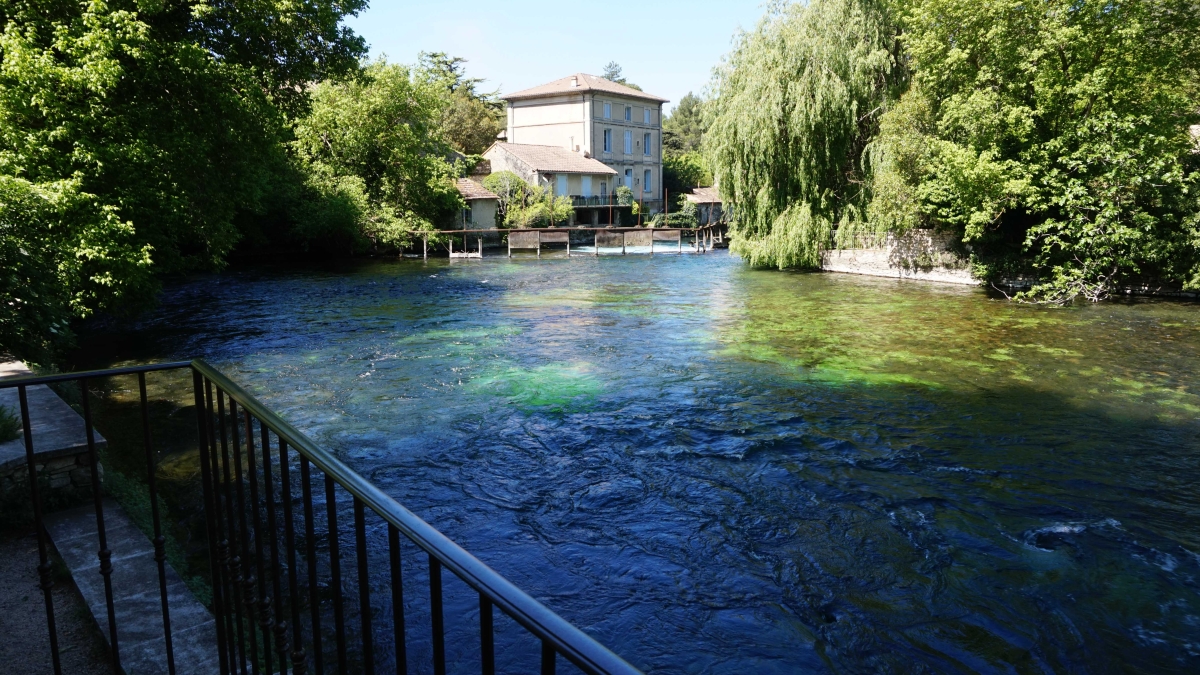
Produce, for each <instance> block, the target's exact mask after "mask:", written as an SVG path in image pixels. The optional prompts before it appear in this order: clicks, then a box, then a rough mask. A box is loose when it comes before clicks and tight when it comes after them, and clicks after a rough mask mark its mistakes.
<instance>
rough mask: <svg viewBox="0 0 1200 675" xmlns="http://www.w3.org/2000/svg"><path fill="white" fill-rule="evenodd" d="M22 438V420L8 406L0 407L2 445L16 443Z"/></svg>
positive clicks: (0, 438)
mask: <svg viewBox="0 0 1200 675" xmlns="http://www.w3.org/2000/svg"><path fill="white" fill-rule="evenodd" d="M20 437H21V418H20V417H17V416H16V415H14V414H13V412H12V411H11V410H9V409H8V407H7V406H3V405H0V443H7V442H9V441H15V440H17V439H18V438H20Z"/></svg>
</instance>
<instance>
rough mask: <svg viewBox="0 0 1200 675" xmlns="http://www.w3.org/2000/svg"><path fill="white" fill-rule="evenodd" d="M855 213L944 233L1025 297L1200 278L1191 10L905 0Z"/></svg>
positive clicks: (1172, 3) (1198, 46) (1176, 4)
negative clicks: (1019, 286)
mask: <svg viewBox="0 0 1200 675" xmlns="http://www.w3.org/2000/svg"><path fill="white" fill-rule="evenodd" d="M903 18H904V25H905V36H904V46H905V48H906V50H907V52H908V54H909V55H910V58H911V63H912V66H913V68H914V71H915V74H914V81H913V86H912V88H911V89H910V90H909V91H907V92H906V93H905V94H904V97H903V99H902V101H901V103H900V105H898V106H896V107H895V109H893V110H891V111H890V112H888V113H887V115H885V117H884V119H883V122H882V129H881V135H880V137H879V139H878V141H877V142H876V143H875V144H874V147H873V152H872V155H873V156H875V157H876V158H877V161H876V165H877V167H878V169H879V170H878V172H877V174H876V176H875V179H874V181H875V195H876V196H875V199H874V201H873V202H872V205H871V209H870V211H871V218H872V221H873V223H874V224H875V226H876V227H878V228H883V229H888V230H892V231H896V230H902V229H905V228H908V227H937V228H943V229H948V230H950V231H952V232H954V233H956V234H957V235H958V236H960V237H961V238H962V240H963V241H964V242H966V243H967V244H969V245H970V246H971V247H972V249H973V251H974V257H975V260H976V262H977V263H978V265H977V270H978V272H979V273H980V274H982V275H983V276H984V277H985V278H995V277H998V276H1002V275H1004V274H1006V273H1010V272H1032V273H1033V274H1035V275H1037V277H1038V279H1039V280H1040V284H1039V285H1038V287H1037V288H1035V289H1034V291H1033V292H1032V293H1030V294H1027V295H1026V296H1025V297H1027V298H1035V299H1041V300H1050V301H1057V302H1063V301H1067V300H1070V299H1072V298H1074V297H1078V296H1084V297H1087V298H1091V299H1094V300H1095V299H1100V298H1103V297H1105V296H1107V295H1108V294H1109V293H1111V292H1112V291H1113V290H1114V289H1116V288H1118V287H1120V286H1121V285H1123V284H1127V283H1131V282H1135V281H1137V280H1139V279H1156V280H1159V281H1162V280H1166V281H1173V282H1175V283H1178V284H1181V285H1184V286H1187V287H1190V288H1198V287H1200V202H1198V201H1197V198H1198V195H1200V193H1198V192H1197V188H1198V187H1200V186H1198V185H1197V176H1198V174H1197V169H1198V168H1200V166H1198V158H1197V155H1196V146H1195V141H1194V139H1193V138H1192V137H1191V136H1190V134H1189V132H1188V126H1189V125H1191V124H1196V123H1197V122H1198V121H1200V117H1198V111H1200V96H1198V95H1197V92H1198V90H1200V88H1198V86H1197V85H1198V83H1200V78H1198V77H1197V68H1198V64H1200V31H1198V26H1200V17H1198V10H1197V6H1196V4H1195V3H1194V2H1191V1H1190V0H1125V1H1118V2H1112V1H1109V0H1072V1H1070V2H1067V1H1065V0H1047V1H1046V2H1042V3H1038V4H1033V5H1031V4H1028V3H1024V2H1020V1H1019V0H981V1H978V2H974V1H973V2H967V1H966V0H914V1H913V2H911V3H909V4H908V5H906V11H905V12H904V17H903Z"/></svg>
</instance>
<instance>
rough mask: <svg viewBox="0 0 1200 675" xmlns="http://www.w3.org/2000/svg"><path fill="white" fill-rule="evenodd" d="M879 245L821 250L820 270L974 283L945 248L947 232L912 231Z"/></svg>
mask: <svg viewBox="0 0 1200 675" xmlns="http://www.w3.org/2000/svg"><path fill="white" fill-rule="evenodd" d="M882 243H883V245H882V246H879V247H872V248H846V249H834V250H831V251H825V252H824V253H823V254H822V256H821V269H823V270H825V271H827V272H843V273H846V274H865V275H868V276H875V277H891V278H894V279H917V280H921V281H939V282H943V283H950V284H969V285H972V286H974V285H978V284H979V280H978V279H976V278H974V277H973V276H971V269H970V266H969V265H968V263H967V261H966V260H965V259H963V258H961V257H960V256H958V255H957V254H956V253H954V252H953V251H951V250H949V248H950V244H951V243H952V240H951V239H950V237H949V236H947V235H941V234H936V233H933V232H930V231H927V230H914V231H912V232H908V233H906V234H904V235H902V236H900V237H895V236H891V235H889V236H888V237H887V240H886V241H885V242H882Z"/></svg>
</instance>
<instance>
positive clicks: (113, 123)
mask: <svg viewBox="0 0 1200 675" xmlns="http://www.w3.org/2000/svg"><path fill="white" fill-rule="evenodd" d="M364 4H365V3H364V2H360V1H358V0H351V1H350V2H339V3H334V2H331V1H329V0H287V1H285V0H263V1H261V2H255V3H218V4H206V3H191V2H182V1H181V0H161V1H158V2H145V1H142V2H135V1H134V0H116V1H113V2H108V3H106V2H100V1H97V2H86V3H82V2H80V3H72V2H58V1H56V0H28V1H25V2H0V177H4V179H5V180H7V181H8V182H7V187H6V188H5V189H6V191H7V192H8V193H9V197H8V198H11V199H13V200H15V201H13V202H12V203H10V204H7V205H5V208H6V209H7V211H6V212H7V213H8V214H10V215H8V216H6V217H10V218H11V217H13V216H12V215H11V214H13V213H22V212H27V213H30V214H32V215H31V216H29V217H38V218H42V217H44V218H46V219H47V220H45V221H44V222H39V223H36V224H24V225H21V226H20V227H19V229H17V231H15V232H9V233H6V234H5V235H4V236H5V237H6V238H8V239H9V243H11V244H14V245H5V247H4V248H3V250H2V251H0V255H3V256H4V258H2V259H0V269H4V270H9V271H11V270H15V269H22V270H28V269H32V270H33V272H30V273H29V274H33V273H34V272H36V271H37V270H39V269H40V270H41V273H42V274H44V275H45V276H44V278H39V279H33V278H32V277H30V279H29V287H31V288H48V287H49V285H55V284H62V285H63V287H62V288H60V289H58V291H57V292H54V293H50V292H47V293H41V292H38V293H37V294H36V295H34V294H32V293H26V294H24V297H23V298H22V302H23V303H25V308H24V309H23V310H22V311H20V312H18V313H16V314H15V315H10V316H9V317H6V318H7V319H10V323H9V324H8V325H9V327H8V328H5V329H4V334H3V336H2V338H0V339H2V340H3V342H0V348H3V349H6V350H9V351H11V352H13V353H15V354H16V355H18V356H25V355H29V354H38V355H39V356H37V358H46V357H45V356H44V355H45V354H47V353H48V350H52V349H53V348H54V346H55V345H61V344H63V343H64V341H65V340H66V339H67V336H69V334H70V331H69V329H68V328H67V326H66V325H65V324H64V323H63V322H64V321H68V320H69V319H72V318H79V317H82V316H86V315H88V314H90V313H92V312H95V311H100V310H102V309H103V310H105V311H113V310H117V309H121V308H128V307H133V306H136V303H135V301H136V300H145V299H146V298H149V297H152V291H153V287H154V283H155V278H156V275H155V274H150V273H149V270H152V271H153V272H155V273H156V274H157V275H161V274H169V273H176V272H184V271H188V270H193V269H203V268H212V267H214V266H219V265H220V264H222V263H223V262H224V260H225V257H226V255H227V254H228V253H229V252H230V250H232V248H233V246H234V245H235V244H236V243H237V241H238V239H239V238H240V236H241V230H242V227H243V226H242V223H244V222H246V221H248V220H253V219H254V218H256V217H257V216H258V215H259V214H262V213H263V212H264V211H265V210H266V209H267V207H268V205H269V203H270V202H271V201H272V199H273V198H274V197H273V196H274V195H276V194H277V193H279V192H280V190H281V189H282V187H283V186H281V181H286V180H287V179H288V178H289V177H290V176H291V173H290V172H289V171H288V167H287V161H286V154H285V153H284V150H283V146H282V143H281V141H282V140H283V138H284V137H285V135H286V133H287V124H288V119H289V116H290V115H294V114H301V113H302V112H303V111H304V110H305V109H306V107H307V97H308V93H307V85H308V83H310V82H312V81H314V80H317V79H320V78H322V77H325V76H328V75H337V74H341V73H345V72H349V71H352V70H354V69H356V68H357V61H358V58H359V56H360V54H361V53H362V52H363V51H364V45H363V43H362V40H361V39H359V38H357V37H355V36H354V35H353V34H352V33H350V32H349V31H348V30H347V29H345V27H344V26H342V25H341V23H340V22H341V19H342V18H343V17H344V16H345V15H346V14H349V13H354V12H356V11H358V9H360V8H361V7H363V6H364ZM18 192H19V193H21V194H22V195H24V196H23V197H16V196H11V195H13V194H16V193H18ZM38 204H41V206H37V205H38ZM35 206H36V208H35ZM22 217H25V216H22ZM11 222H14V221H10V223H11ZM6 226H7V225H6ZM38 237H43V238H46V237H48V239H47V240H44V241H43V240H38V239H37V238H38ZM21 251H24V252H25V253H21ZM34 252H38V253H37V254H36V255H37V256H40V257H39V258H37V259H38V260H39V261H40V262H39V263H38V267H36V268H28V267H27V263H28V260H27V259H26V255H25V254H29V256H28V257H29V258H33V257H35V253H34ZM14 255H15V256H19V258H14V257H12V256H14ZM147 256H151V257H150V258H149V260H152V261H153V267H152V268H150V267H149V262H148V260H147ZM72 260H75V261H87V262H86V264H84V263H82V262H71V261H72ZM56 261H57V262H56ZM100 267H103V268H105V269H107V270H108V271H106V272H97V271H95V270H98V269H99V268H100ZM76 268H78V270H79V271H78V272H75V271H71V270H73V269H76ZM21 274H26V272H21ZM39 317H40V318H39ZM48 317H54V318H53V319H52V320H53V322H54V323H53V325H54V326H55V331H53V332H49V331H44V330H42V327H44V326H46V325H49V324H46V323H44V322H43V319H44V320H46V321H50V320H51V319H49V318H48ZM22 321H28V322H29V323H26V324H24V325H23V326H17V325H16V323H19V322H22Z"/></svg>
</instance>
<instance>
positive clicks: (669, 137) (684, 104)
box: [662, 91, 705, 155]
mask: <svg viewBox="0 0 1200 675" xmlns="http://www.w3.org/2000/svg"><path fill="white" fill-rule="evenodd" d="M703 106H704V102H703V101H702V100H701V99H700V97H698V96H696V95H695V94H693V93H692V92H690V91H689V92H688V93H687V95H686V96H684V97H683V98H682V99H680V100H679V103H677V104H676V105H675V109H674V110H672V111H671V114H670V115H668V116H667V117H666V118H664V119H663V121H662V129H663V132H662V133H663V151H664V152H666V153H667V154H673V155H683V154H686V153H691V152H699V151H700V143H701V142H702V141H703V140H704V130H705V126H704V110H703Z"/></svg>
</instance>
